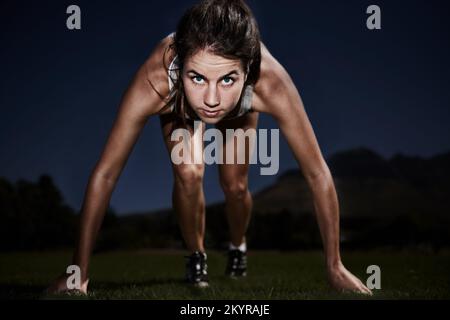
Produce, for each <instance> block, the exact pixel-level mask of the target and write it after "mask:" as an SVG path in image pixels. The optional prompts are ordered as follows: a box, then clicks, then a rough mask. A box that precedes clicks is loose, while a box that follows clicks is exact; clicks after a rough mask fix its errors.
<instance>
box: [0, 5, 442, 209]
mask: <svg viewBox="0 0 450 320" xmlns="http://www.w3.org/2000/svg"><path fill="white" fill-rule="evenodd" d="M194 2H195V1H133V0H127V1H123V0H121V1H54V2H51V1H43V0H40V1H16V0H14V1H4V0H3V1H2V2H1V4H0V15H1V16H0V27H1V28H0V35H1V38H0V43H1V51H0V61H1V69H0V74H1V80H0V81H1V86H0V90H1V93H0V108H1V116H0V152H1V155H0V176H4V177H6V178H8V179H10V180H11V181H13V182H14V181H17V179H19V178H22V179H28V180H32V181H36V180H37V179H38V177H39V175H41V174H43V173H47V174H50V175H51V176H52V177H53V178H54V180H55V183H56V184H57V185H58V186H59V187H60V188H61V190H62V192H63V195H64V197H65V199H66V201H67V202H68V204H70V205H71V206H72V207H73V208H75V209H76V210H79V208H80V207H81V204H82V200H83V195H84V191H85V187H86V183H87V180H88V177H89V174H90V172H91V170H92V168H93V167H94V165H95V163H96V161H97V159H98V157H99V155H100V152H101V150H102V148H103V146H104V143H105V141H106V138H107V136H108V133H109V130H110V128H111V125H112V123H113V120H114V118H115V116H116V111H117V108H118V105H119V103H120V99H121V97H122V94H123V92H124V90H125V88H126V86H127V85H128V83H129V81H130V80H131V78H132V76H133V74H134V72H135V71H136V70H137V68H138V67H139V66H140V65H141V64H142V62H144V60H145V59H146V57H147V56H148V55H149V54H150V52H151V50H152V48H153V47H154V46H155V44H156V43H157V42H158V41H159V40H160V39H161V38H163V37H164V36H166V35H167V34H169V33H170V32H172V31H174V29H175V26H176V23H177V21H178V19H179V17H180V16H181V14H182V13H183V12H184V10H185V9H186V8H188V7H189V6H190V5H191V4H192V3H194ZM70 4H77V5H79V6H80V7H81V13H82V29H81V30H79V31H70V30H68V29H67V28H66V18H67V14H66V8H67V7H68V6H69V5H70ZM248 4H249V5H250V7H251V8H252V9H253V11H254V14H255V16H256V18H257V20H258V23H259V26H260V30H261V35H262V40H263V42H264V43H265V44H266V46H267V47H268V49H269V50H270V51H271V52H272V54H273V55H274V56H275V57H276V58H277V59H278V60H279V61H280V62H281V64H282V65H283V66H284V67H285V68H286V69H287V71H288V72H289V74H290V75H291V77H292V78H293V80H294V82H295V84H296V86H297V88H298V90H299V92H300V94H301V96H302V99H303V102H304V104H305V108H306V111H307V113H308V116H309V118H310V120H311V122H312V125H313V128H314V130H315V133H316V136H317V138H318V141H319V144H320V146H321V150H322V152H323V154H324V155H325V156H328V155H330V154H332V153H334V152H336V151H340V150H346V149H349V148H354V147H359V146H364V147H368V148H371V149H372V150H374V151H376V152H378V153H379V154H381V155H382V156H385V157H391V156H392V155H394V154H396V153H403V154H406V155H419V156H431V155H434V154H436V153H441V152H444V151H448V150H449V149H450V148H449V146H450V126H449V123H450V105H449V102H450V92H449V91H450V90H449V84H450V81H449V79H450V76H449V75H450V63H449V57H450V48H449V39H450V38H449V33H450V32H449V29H450V28H449V19H448V16H449V15H450V10H449V7H450V6H449V5H448V4H447V1H436V0H434V1H412V0H408V1H375V2H374V1H348V0H346V1H343V0H342V1H318V0H308V1H272V0H270V1H269V0H265V1H261V0H258V1H256V0H254V1H248ZM371 4H377V5H379V6H380V7H381V10H382V30H378V31H369V30H368V29H367V28H366V26H365V23H366V18H367V14H366V8H367V7H368V6H369V5H371ZM260 128H277V124H276V123H275V122H274V121H273V120H272V119H271V118H270V117H269V116H265V115H261V116H260ZM295 167H296V162H295V159H294V158H293V156H292V153H291V151H290V150H289V148H288V146H287V144H286V143H285V142H284V140H283V141H282V143H281V146H280V173H281V172H283V171H285V170H286V169H289V168H295ZM275 179H276V176H261V175H259V168H258V166H254V167H253V168H252V170H251V172H250V188H251V190H252V191H257V190H259V189H261V188H263V187H264V186H266V185H268V184H270V183H272V182H273V181H274V180H275ZM204 187H205V195H206V199H207V202H208V203H212V202H215V201H219V200H221V199H223V195H222V192H221V190H220V187H219V184H218V180H217V168H216V166H207V168H206V174H205V180H204ZM171 190H172V176H171V170H170V158H169V155H168V154H167V151H166V149H165V147H164V144H163V140H162V136H161V132H160V126H159V122H158V119H157V118H150V119H149V121H148V123H147V126H146V128H145V129H144V131H143V132H142V134H141V137H140V139H139V141H138V143H137V144H136V146H135V148H134V150H133V153H132V154H131V156H130V158H129V161H128V163H127V165H126V167H125V169H124V171H123V173H122V175H121V177H120V180H119V182H118V184H117V187H116V189H115V191H114V194H113V198H112V200H111V206H112V207H113V208H114V209H115V210H116V211H118V212H119V213H127V212H131V211H143V210H148V209H156V208H163V207H169V206H170V205H171Z"/></svg>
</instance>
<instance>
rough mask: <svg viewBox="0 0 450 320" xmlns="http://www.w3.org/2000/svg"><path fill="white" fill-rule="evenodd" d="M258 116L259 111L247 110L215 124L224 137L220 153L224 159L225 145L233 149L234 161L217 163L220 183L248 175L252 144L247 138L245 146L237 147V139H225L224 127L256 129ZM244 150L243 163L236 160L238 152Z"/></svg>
mask: <svg viewBox="0 0 450 320" xmlns="http://www.w3.org/2000/svg"><path fill="white" fill-rule="evenodd" d="M258 118H259V113H258V112H249V113H247V114H245V115H243V116H241V117H238V118H236V119H230V120H222V121H220V122H219V123H217V124H216V128H217V129H219V130H220V131H221V132H222V135H223V137H224V140H223V147H222V150H221V151H222V154H223V159H226V150H227V147H228V148H230V147H232V148H233V150H234V161H233V163H232V164H227V163H226V162H225V161H224V163H223V164H219V176H220V179H221V182H222V183H224V182H225V183H226V182H230V181H234V180H236V179H242V178H246V177H247V175H248V170H249V165H250V159H251V154H250V152H251V149H253V148H252V146H251V145H250V143H249V142H250V141H249V139H245V147H244V148H239V147H238V144H237V139H236V138H235V139H230V140H228V139H226V138H225V137H226V129H234V130H236V129H243V130H244V131H246V130H248V129H254V130H256V128H257V125H258ZM228 144H232V146H227V145H228ZM242 152H245V163H243V164H239V163H238V162H237V158H238V154H239V153H242Z"/></svg>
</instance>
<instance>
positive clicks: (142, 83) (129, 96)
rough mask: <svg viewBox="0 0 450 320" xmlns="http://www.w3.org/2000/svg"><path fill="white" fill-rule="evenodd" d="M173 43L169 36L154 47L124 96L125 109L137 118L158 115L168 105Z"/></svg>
mask: <svg viewBox="0 0 450 320" xmlns="http://www.w3.org/2000/svg"><path fill="white" fill-rule="evenodd" d="M171 43H172V38H171V37H170V36H167V37H165V38H163V39H162V40H160V41H159V42H158V43H157V44H156V45H155V46H154V48H153V49H152V51H151V53H150V54H149V56H148V57H147V58H146V59H145V61H144V63H142V64H141V66H140V67H139V68H138V70H137V71H136V73H135V75H134V77H133V79H132V81H131V83H130V85H129V86H128V88H127V90H126V92H125V94H124V98H123V108H124V109H127V110H130V111H131V112H132V113H134V114H135V116H139V117H141V118H142V117H149V116H151V115H155V114H158V113H160V111H161V109H162V108H163V107H164V105H165V104H166V103H167V97H168V95H169V83H168V77H167V69H166V68H167V67H168V65H169V64H170V60H171V59H172V58H173V56H174V54H173V50H172V49H171V47H170V44H171Z"/></svg>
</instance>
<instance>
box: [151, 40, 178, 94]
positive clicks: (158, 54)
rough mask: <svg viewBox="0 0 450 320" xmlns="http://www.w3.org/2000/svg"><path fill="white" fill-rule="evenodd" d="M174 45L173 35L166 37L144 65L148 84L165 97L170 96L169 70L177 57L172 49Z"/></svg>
mask: <svg viewBox="0 0 450 320" xmlns="http://www.w3.org/2000/svg"><path fill="white" fill-rule="evenodd" d="M172 43H173V38H172V36H171V35H168V36H166V37H164V38H163V39H162V40H160V41H159V43H158V44H157V45H156V46H155V47H154V49H153V51H152V52H151V53H150V55H149V56H148V58H147V59H146V61H145V62H144V64H143V67H144V69H145V75H146V80H147V84H148V85H149V86H150V88H151V89H153V90H156V91H157V92H158V93H159V94H160V95H161V96H163V97H167V95H168V94H169V83H168V78H167V68H168V67H169V65H170V63H171V61H172V60H173V58H174V57H175V53H174V50H173V48H172V47H171V44H172Z"/></svg>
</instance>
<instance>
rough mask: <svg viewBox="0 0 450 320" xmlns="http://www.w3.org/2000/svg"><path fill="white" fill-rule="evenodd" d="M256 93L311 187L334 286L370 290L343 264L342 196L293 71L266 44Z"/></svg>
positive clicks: (257, 104) (258, 108) (257, 105)
mask: <svg viewBox="0 0 450 320" xmlns="http://www.w3.org/2000/svg"><path fill="white" fill-rule="evenodd" d="M255 93H256V96H257V98H256V99H255V103H254V104H255V106H254V108H255V110H256V111H260V112H266V113H268V114H270V115H272V116H273V117H274V118H275V119H276V121H277V122H278V124H279V126H280V129H281V132H282V133H283V135H284V136H285V138H286V140H287V142H288V144H289V146H290V148H291V150H292V151H293V153H294V156H295V158H296V160H297V162H298V164H299V167H300V170H301V171H302V173H303V175H304V177H305V179H306V181H307V183H308V186H309V188H310V190H311V193H312V198H313V203H314V210H315V214H316V217H317V220H318V224H319V229H320V234H321V237H322V242H323V246H324V251H325V258H326V266H327V272H328V276H329V280H330V282H331V284H332V286H333V287H335V288H337V289H350V290H355V291H359V292H364V293H369V292H370V290H369V289H368V288H366V286H364V285H363V284H362V283H361V281H360V280H359V279H357V278H356V277H355V276H353V275H352V274H351V273H350V272H349V271H347V270H346V269H345V267H344V266H343V264H342V261H341V257H340V250H339V204H338V198H337V194H336V190H335V187H334V182H333V178H332V176H331V173H330V170H329V168H328V166H327V164H326V162H325V160H324V158H323V156H322V153H321V151H320V148H319V145H318V142H317V139H316V137H315V134H314V131H313V128H312V126H311V123H310V121H309V119H308V116H307V114H306V112H305V109H304V106H303V102H302V100H301V97H300V94H299V93H298V91H297V89H296V87H295V85H294V83H293V81H292V79H291V78H290V76H289V74H288V73H287V72H286V70H285V69H284V68H283V66H282V65H281V64H280V63H279V62H278V61H277V60H276V59H275V58H274V57H273V56H272V55H271V54H270V53H269V52H268V50H267V48H266V47H264V46H263V47H262V61H261V78H260V80H259V81H258V83H257V85H256V86H255Z"/></svg>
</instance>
